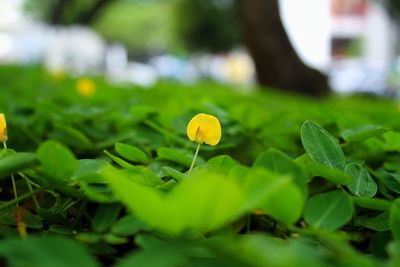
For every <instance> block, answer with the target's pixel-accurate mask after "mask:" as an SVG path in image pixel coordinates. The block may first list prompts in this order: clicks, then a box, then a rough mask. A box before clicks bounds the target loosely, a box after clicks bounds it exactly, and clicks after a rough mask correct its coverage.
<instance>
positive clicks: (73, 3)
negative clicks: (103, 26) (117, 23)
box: [26, 0, 115, 25]
mask: <svg viewBox="0 0 400 267" xmlns="http://www.w3.org/2000/svg"><path fill="white" fill-rule="evenodd" d="M113 2H115V1H113V0H30V1H26V7H27V9H28V10H30V11H32V12H33V13H35V14H36V15H38V16H39V17H40V18H42V19H43V20H45V21H46V22H47V23H50V24H53V25H70V24H82V25H87V24H90V23H91V22H93V21H94V20H95V19H96V18H97V16H99V14H100V13H101V11H103V10H104V9H105V7H107V6H108V5H109V4H111V3H113Z"/></svg>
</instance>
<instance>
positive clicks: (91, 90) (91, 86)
mask: <svg viewBox="0 0 400 267" xmlns="http://www.w3.org/2000/svg"><path fill="white" fill-rule="evenodd" d="M76 91H77V92H78V94H80V95H81V96H85V97H91V96H93V95H94V94H95V93H96V84H95V83H94V82H93V81H92V80H90V79H85V78H81V79H79V80H78V81H77V82H76Z"/></svg>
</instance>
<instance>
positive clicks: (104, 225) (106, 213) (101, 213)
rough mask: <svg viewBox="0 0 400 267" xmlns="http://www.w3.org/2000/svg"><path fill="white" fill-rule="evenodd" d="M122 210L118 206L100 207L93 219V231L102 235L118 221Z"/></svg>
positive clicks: (107, 205) (104, 205)
mask: <svg viewBox="0 0 400 267" xmlns="http://www.w3.org/2000/svg"><path fill="white" fill-rule="evenodd" d="M121 208H122V207H121V205H118V204H102V205H100V206H99V207H98V208H97V209H96V212H95V214H94V217H93V221H92V227H93V230H94V231H96V232H100V233H101V232H104V231H106V230H107V229H108V228H110V227H111V226H112V225H113V224H114V223H115V222H116V221H117V218H118V215H119V213H120V211H121Z"/></svg>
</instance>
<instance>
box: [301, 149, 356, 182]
mask: <svg viewBox="0 0 400 267" xmlns="http://www.w3.org/2000/svg"><path fill="white" fill-rule="evenodd" d="M295 162H296V163H297V164H298V165H299V166H301V167H303V168H304V169H305V170H307V171H308V172H310V173H311V175H312V176H313V177H316V176H321V177H323V178H325V179H326V180H328V181H330V182H332V183H334V184H341V185H346V184H349V183H350V182H351V181H352V179H351V176H350V175H349V174H348V173H346V172H344V171H342V170H339V169H334V168H330V167H328V166H326V165H324V164H321V163H318V162H315V161H313V160H312V159H311V158H310V156H309V155H308V153H306V154H304V155H302V156H301V157H298V158H297V159H296V161H295Z"/></svg>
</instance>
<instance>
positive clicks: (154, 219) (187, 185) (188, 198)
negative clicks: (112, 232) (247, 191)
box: [105, 171, 244, 235]
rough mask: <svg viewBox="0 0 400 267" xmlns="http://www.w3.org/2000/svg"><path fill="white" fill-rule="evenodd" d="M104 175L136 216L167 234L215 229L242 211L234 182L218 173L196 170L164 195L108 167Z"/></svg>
mask: <svg viewBox="0 0 400 267" xmlns="http://www.w3.org/2000/svg"><path fill="white" fill-rule="evenodd" d="M105 177H106V179H107V180H108V181H109V184H110V186H111V188H112V189H113V191H114V192H115V194H116V196H117V197H118V198H119V199H120V200H121V201H122V202H123V203H124V204H126V205H127V206H128V208H129V209H130V210H131V211H133V212H134V214H135V216H136V217H137V218H139V219H140V220H141V221H143V222H145V223H146V224H148V225H149V226H150V227H152V228H153V229H156V230H158V231H161V232H163V233H166V234H170V235H180V234H181V233H183V232H186V231H189V232H191V233H193V234H199V233H203V232H206V231H210V230H214V229H217V228H219V227H221V226H223V225H226V224H227V223H229V222H232V221H233V220H234V219H236V218H238V217H239V216H240V215H241V214H242V212H243V210H242V206H243V204H244V196H243V193H242V191H241V190H240V188H239V186H238V185H237V183H235V182H234V181H233V180H231V179H227V178H225V177H224V176H221V175H217V174H211V173H209V172H203V171H199V172H196V173H195V174H193V175H192V176H191V177H190V178H188V179H185V180H184V181H183V182H182V183H179V184H177V185H176V186H175V187H174V188H173V189H172V191H171V192H169V193H167V194H166V195H165V193H162V192H161V191H158V190H157V189H155V188H152V187H148V186H145V185H142V184H139V183H136V182H133V181H132V179H129V178H127V177H126V176H124V175H122V174H121V172H115V171H114V172H110V171H108V172H107V173H106V176H105Z"/></svg>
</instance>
